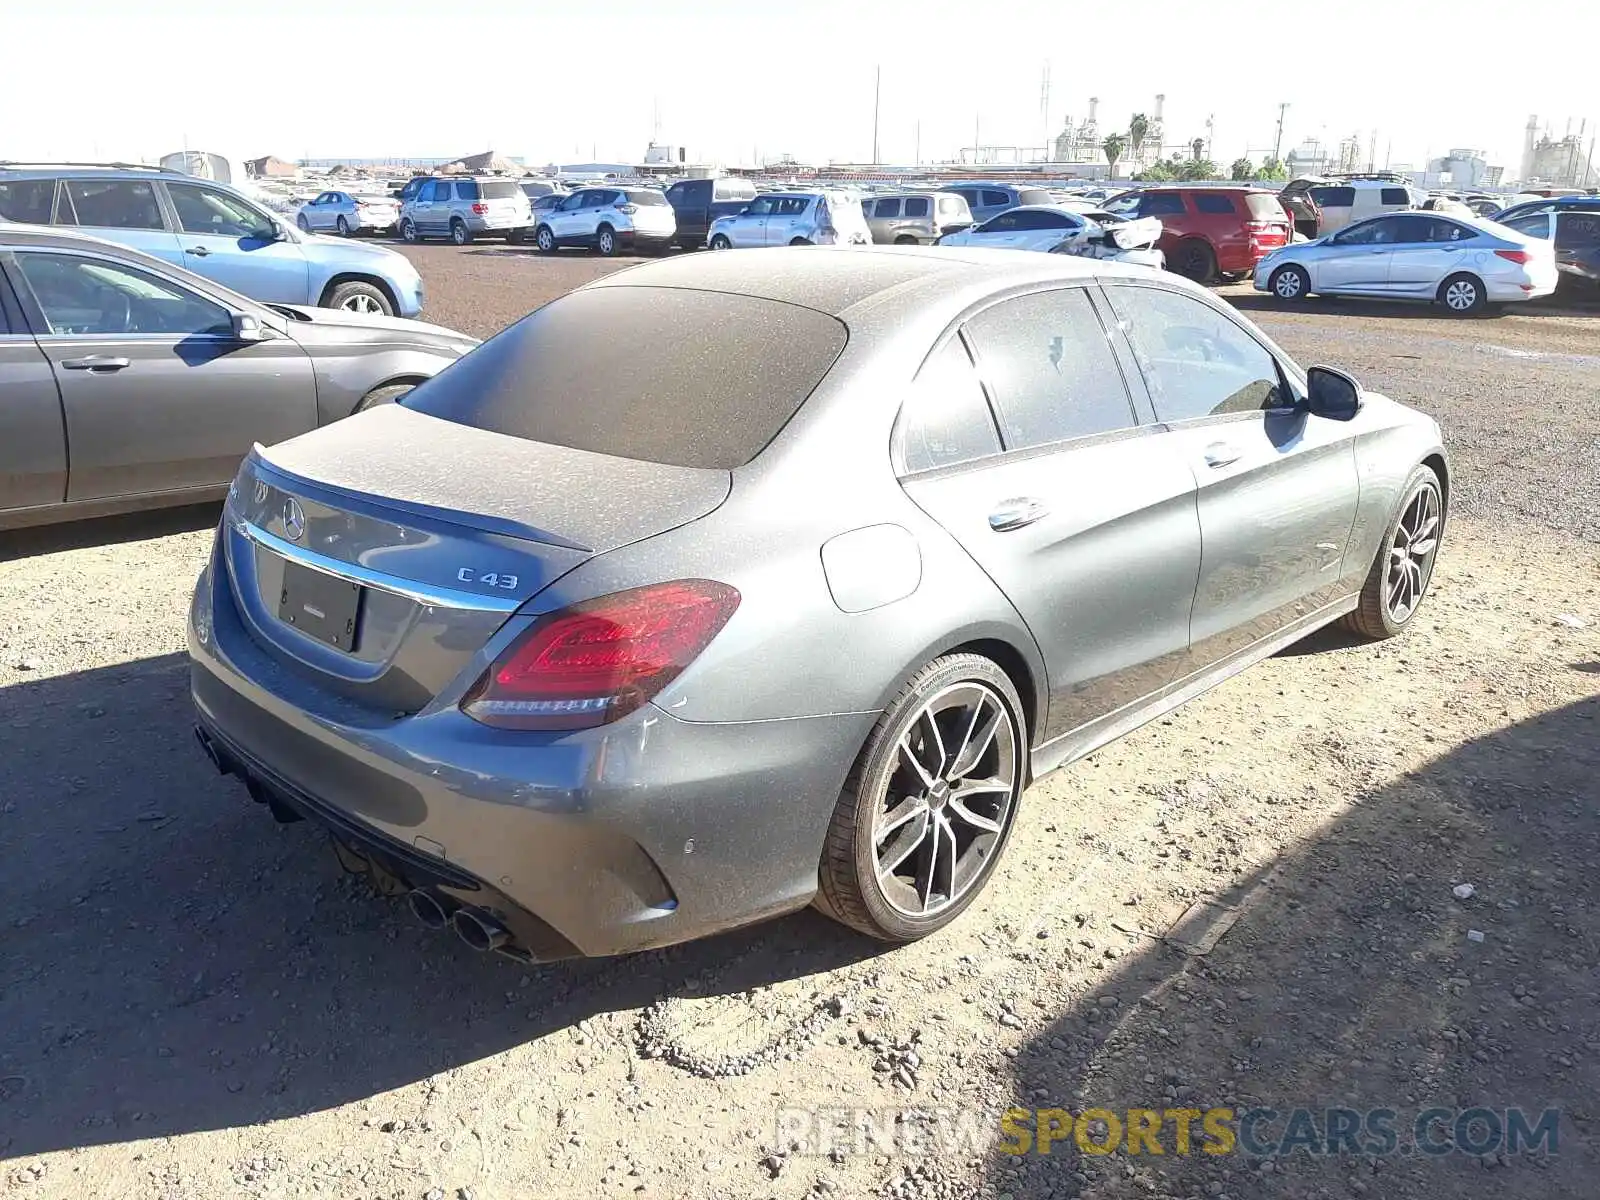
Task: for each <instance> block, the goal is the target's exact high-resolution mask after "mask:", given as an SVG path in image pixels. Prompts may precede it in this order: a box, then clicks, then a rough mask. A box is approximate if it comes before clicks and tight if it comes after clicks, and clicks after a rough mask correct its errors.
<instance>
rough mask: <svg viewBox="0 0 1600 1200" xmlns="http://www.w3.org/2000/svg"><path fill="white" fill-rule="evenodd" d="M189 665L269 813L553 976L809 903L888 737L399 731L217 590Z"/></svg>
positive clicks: (445, 717) (208, 724) (455, 716)
mask: <svg viewBox="0 0 1600 1200" xmlns="http://www.w3.org/2000/svg"><path fill="white" fill-rule="evenodd" d="M189 648H190V655H191V660H192V665H191V680H190V682H191V691H192V695H193V699H194V704H195V710H196V717H197V722H198V725H199V727H200V730H201V732H202V735H203V738H204V739H206V740H207V741H208V742H209V743H210V745H211V747H212V748H213V750H215V751H216V752H217V757H218V758H220V759H221V760H222V763H223V764H225V765H229V766H232V767H233V769H234V770H235V772H236V773H238V774H240V775H241V776H243V777H244V778H245V780H246V781H247V783H249V784H250V786H251V790H252V793H253V794H256V795H257V797H258V798H261V799H268V800H276V801H278V803H279V804H281V805H282V806H284V807H286V808H288V809H291V810H294V811H296V812H298V813H300V814H301V815H303V816H306V817H309V818H310V819H312V820H313V821H315V822H317V823H319V824H321V825H324V826H325V827H327V828H329V829H330V830H331V831H332V832H333V833H334V835H335V837H336V839H337V840H339V841H340V842H341V843H343V844H344V845H345V846H347V847H352V846H353V847H355V848H357V849H358V850H359V851H360V852H361V853H364V854H365V855H367V856H368V857H369V858H373V859H375V860H377V861H380V862H381V863H383V864H384V869H385V871H386V873H387V874H389V875H392V876H394V877H396V878H398V879H399V880H400V881H402V882H403V884H404V885H405V886H406V887H425V888H433V889H436V890H438V891H441V892H443V893H444V894H445V895H447V896H449V897H452V898H455V899H457V900H461V901H462V902H464V903H472V904H476V905H480V906H484V907H488V908H490V909H491V910H493V911H495V912H496V913H498V914H499V915H500V916H501V919H502V920H504V922H505V923H506V925H507V926H508V927H509V928H511V929H512V931H513V933H514V934H515V936H516V938H517V943H518V946H517V948H518V949H519V950H520V951H521V952H522V953H524V954H525V955H527V956H530V957H535V958H546V957H559V956H561V955H564V954H582V955H609V954H623V953H628V952H632V951H636V950H642V949H647V948H650V947H654V946H661V945H667V944H671V943H675V942H681V941H687V940H690V939H693V938H698V937H703V936H706V935H708V934H712V933H716V932H719V931H722V930H725V929H730V928H734V927H737V926H740V925H745V924H749V923H752V922H755V921H759V920H762V919H764V918H767V917H771V916H775V915H777V914H779V913H783V912H787V911H790V910H793V909H796V908H800V907H803V906H804V905H806V904H807V903H809V902H810V900H811V899H812V897H813V896H814V895H815V892H816V886H817V862H818V859H819V857H820V854H821V848H822V841H823V836H824V833H825V830H826V828H827V823H828V820H829V817H830V815H831V813H832V811H833V807H834V804H835V802H836V801H837V798H838V795H839V789H840V788H841V786H842V785H843V782H844V778H845V776H846V774H847V773H848V771H849V769H850V765H851V763H852V761H853V760H854V758H855V755H856V753H857V752H858V750H859V748H860V746H861V744H862V743H863V741H864V740H865V738H866V735H867V733H868V731H869V729H870V727H871V724H872V721H873V720H874V717H873V715H871V714H852V715H830V716H824V717H811V718H799V719H794V720H786V721H755V722H742V723H730V724H704V723H694V722H687V721H680V720H678V719H677V718H675V717H672V716H671V715H669V714H668V713H666V712H665V711H663V710H661V709H659V708H656V707H654V706H651V705H646V706H645V707H644V708H643V709H641V710H640V711H639V712H636V713H634V714H632V715H631V716H629V717H628V718H625V719H624V720H621V721H618V722H616V723H614V724H612V725H608V726H604V727H602V728H599V729H590V730H580V731H576V732H572V733H559V734H556V733H528V732H513V731H504V730H496V729H491V728H488V727H486V726H483V725H480V724H478V723H477V722H475V721H473V720H471V719H470V718H469V717H467V716H465V715H464V714H462V713H461V712H460V711H458V710H456V709H454V708H453V707H452V708H441V709H439V710H428V709H424V710H423V711H422V712H421V713H419V714H417V715H415V716H410V717H402V718H398V719H397V718H394V717H390V716H379V715H376V714H374V713H372V712H370V711H366V710H356V709H355V708H354V707H353V706H351V705H350V704H348V703H347V702H344V701H338V700H334V699H332V698H330V697H329V696H328V695H327V694H326V693H325V692H322V691H321V690H320V689H319V688H317V687H316V686H315V685H314V684H313V683H312V682H311V681H310V680H309V679H307V678H305V677H303V676H302V675H301V674H300V673H299V672H298V671H296V670H293V669H291V668H290V667H288V666H286V665H285V663H284V662H283V661H282V660H281V659H279V658H278V657H276V656H275V655H269V654H268V653H266V652H265V651H263V650H262V648H261V647H260V646H259V645H258V644H257V643H256V642H255V641H254V640H253V639H252V638H251V637H250V635H249V634H248V632H247V631H246V629H245V628H244V626H243V624H242V622H241V620H240V617H239V615H238V612H237V610H236V609H235V608H234V604H233V599H232V596H231V593H230V591H229V589H228V588H227V587H226V586H222V587H219V588H218V589H217V590H216V592H215V594H213V590H212V588H211V586H210V574H209V572H208V573H207V575H206V576H204V577H202V580H201V584H200V586H199V588H197V591H196V597H195V604H194V608H193V609H192V611H191V614H190V627H189Z"/></svg>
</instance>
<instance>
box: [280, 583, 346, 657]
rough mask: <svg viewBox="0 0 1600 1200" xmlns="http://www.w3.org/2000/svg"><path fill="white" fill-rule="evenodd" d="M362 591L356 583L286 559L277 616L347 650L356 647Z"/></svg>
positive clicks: (331, 644)
mask: <svg viewBox="0 0 1600 1200" xmlns="http://www.w3.org/2000/svg"><path fill="white" fill-rule="evenodd" d="M362 591H363V588H362V587H361V585H360V584H359V583H351V582H350V581H349V580H348V579H340V578H339V577H338V576H337V575H329V574H328V573H327V572H326V571H318V570H316V569H315V568H313V567H306V566H302V565H301V564H299V563H294V562H285V563H284V564H283V590H282V592H281V593H280V594H279V596H278V619H279V620H280V621H283V622H284V623H285V624H287V625H289V626H291V627H292V628H295V629H298V630H299V631H300V632H301V633H303V634H305V635H306V636H308V637H313V638H316V639H317V641H319V642H324V643H326V644H327V645H329V646H333V647H334V648H335V649H338V650H343V651H345V652H346V653H349V652H350V651H351V650H353V649H355V644H356V630H357V628H358V626H359V624H360V620H361V594H362Z"/></svg>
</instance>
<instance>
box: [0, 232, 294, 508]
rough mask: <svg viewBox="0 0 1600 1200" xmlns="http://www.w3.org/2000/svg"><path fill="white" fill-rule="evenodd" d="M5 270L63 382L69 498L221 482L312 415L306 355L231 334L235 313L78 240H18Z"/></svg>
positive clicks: (281, 343)
mask: <svg viewBox="0 0 1600 1200" xmlns="http://www.w3.org/2000/svg"><path fill="white" fill-rule="evenodd" d="M13 262H14V263H15V267H16V277H17V280H18V282H19V283H21V284H22V285H23V286H22V288H21V289H20V290H21V293H22V300H23V304H24V306H25V307H26V308H27V309H28V315H29V319H30V322H31V323H32V325H33V327H34V329H35V331H36V332H37V333H38V335H39V338H38V342H39V346H40V348H41V349H43V351H44V353H45V354H46V356H47V357H48V358H49V360H50V365H51V367H52V368H53V369H54V372H55V378H56V382H57V384H58V385H59V387H60V389H61V402H62V409H63V411H64V413H65V416H66V438H67V449H68V453H69V458H70V462H71V471H70V476H69V479H68V483H67V499H68V500H94V499H102V498H106V497H114V496H134V495H140V494H147V493H161V492H175V491H181V490H183V489H187V488H203V487H214V486H217V485H221V484H225V483H227V482H228V480H229V479H231V478H232V477H233V475H234V472H235V471H236V470H237V469H238V466H239V462H240V460H241V459H242V458H243V457H244V456H245V455H246V454H247V453H249V450H250V447H251V445H252V444H254V443H255V442H262V443H266V444H271V443H273V442H277V441H282V440H283V439H285V438H290V437H294V436H295V435H297V434H301V433H305V432H307V431H308V430H311V429H313V428H315V427H316V424H317V402H316V382H315V379H314V378H313V372H312V367H311V360H310V359H309V358H308V357H307V356H306V353H305V351H303V350H302V349H301V348H300V346H299V345H298V343H296V342H294V341H293V340H292V339H290V338H288V337H282V338H277V339H275V340H272V341H265V342H239V341H237V340H235V338H234V336H233V329H232V320H233V314H232V313H231V312H230V311H229V310H228V309H227V308H225V307H224V306H223V305H221V304H220V303H218V302H216V301H215V300H213V299H211V298H210V297H207V296H203V295H201V294H199V293H198V292H194V291H191V290H190V289H188V288H186V287H183V286H182V285H180V284H178V283H177V282H175V281H174V280H171V279H168V278H165V277H161V276H157V275H155V274H152V273H148V272H145V271H142V270H140V269H138V268H136V267H133V266H130V265H128V264H126V263H122V262H118V261H116V260H114V259H110V258H101V257H98V256H96V255H93V254H91V253H88V252H78V251H74V252H71V253H68V252H64V251H56V250H31V249H18V250H17V251H16V252H15V257H14V259H13Z"/></svg>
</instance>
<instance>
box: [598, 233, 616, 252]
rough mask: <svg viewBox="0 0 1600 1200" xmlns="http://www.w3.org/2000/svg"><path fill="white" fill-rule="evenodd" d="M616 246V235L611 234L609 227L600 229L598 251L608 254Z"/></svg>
mask: <svg viewBox="0 0 1600 1200" xmlns="http://www.w3.org/2000/svg"><path fill="white" fill-rule="evenodd" d="M616 248H617V239H616V235H615V234H613V233H612V232H611V231H610V230H609V229H602V230H601V231H600V253H601V254H607V255H609V254H610V253H611V252H612V251H614V250H615V249H616Z"/></svg>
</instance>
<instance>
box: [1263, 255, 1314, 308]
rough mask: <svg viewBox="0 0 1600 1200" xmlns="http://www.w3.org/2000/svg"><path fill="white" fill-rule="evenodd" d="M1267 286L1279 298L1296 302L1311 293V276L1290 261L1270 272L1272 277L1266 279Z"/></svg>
mask: <svg viewBox="0 0 1600 1200" xmlns="http://www.w3.org/2000/svg"><path fill="white" fill-rule="evenodd" d="M1267 287H1268V288H1270V289H1271V290H1272V294H1273V295H1274V296H1276V297H1277V298H1278V299H1279V300H1286V301H1289V302H1290V303H1295V304H1297V303H1299V302H1300V301H1302V300H1304V299H1306V297H1308V296H1310V295H1311V277H1310V276H1308V275H1307V274H1306V272H1305V268H1303V267H1297V266H1295V265H1294V264H1293V263H1290V264H1289V265H1288V266H1283V267H1279V268H1278V269H1277V270H1276V271H1274V272H1273V273H1272V278H1271V279H1269V280H1267Z"/></svg>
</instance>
